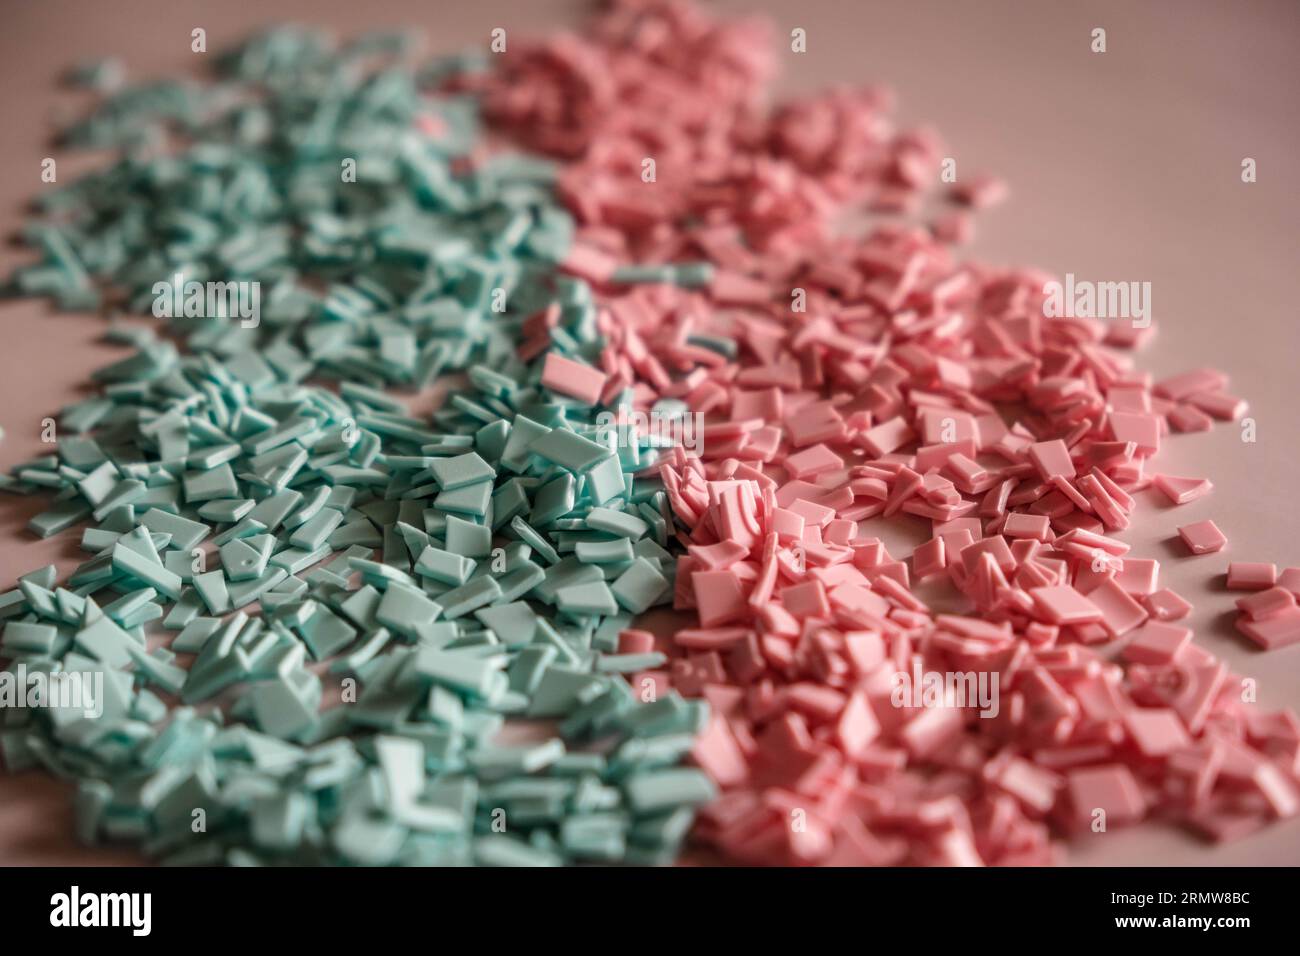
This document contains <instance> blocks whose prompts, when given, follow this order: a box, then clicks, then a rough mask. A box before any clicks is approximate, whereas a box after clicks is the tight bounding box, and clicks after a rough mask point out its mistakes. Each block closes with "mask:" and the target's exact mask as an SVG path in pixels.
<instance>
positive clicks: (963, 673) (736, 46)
mask: <svg viewBox="0 0 1300 956" xmlns="http://www.w3.org/2000/svg"><path fill="white" fill-rule="evenodd" d="M766 36H767V34H766V33H765V27H764V26H763V25H762V24H761V23H759V22H756V21H749V20H745V21H735V22H732V21H723V20H715V19H713V18H711V17H709V16H707V15H705V14H704V13H702V12H700V11H699V10H697V9H695V8H694V7H692V6H689V5H687V4H684V3H681V2H668V0H635V2H633V0H623V2H615V3H613V4H612V5H611V7H610V9H609V11H608V12H607V13H605V14H603V15H602V16H600V17H599V18H598V19H597V20H596V21H595V23H594V24H593V26H592V27H591V28H590V29H588V30H587V31H586V32H585V33H583V34H582V35H580V36H571V37H567V38H565V39H564V40H563V41H551V42H548V43H542V44H536V45H531V46H530V45H528V44H518V45H515V46H512V52H511V53H510V55H509V57H508V58H503V61H504V69H502V70H501V71H491V72H489V73H485V74H483V75H482V76H481V77H479V78H475V79H473V80H470V81H466V83H467V85H469V86H471V87H473V88H474V89H475V90H476V91H477V92H479V93H481V94H482V95H483V97H484V102H485V104H486V109H487V114H488V116H489V117H490V118H491V119H492V121H493V122H494V123H495V124H496V126H497V129H498V131H499V132H501V133H503V134H505V135H507V136H513V137H514V138H515V140H516V141H519V142H522V143H523V144H524V145H527V146H529V147H531V148H533V149H535V150H540V151H542V152H544V153H547V154H550V155H552V156H555V157H558V158H560V159H563V160H565V164H564V165H563V166H562V172H561V176H560V182H559V193H560V195H561V196H562V197H563V199H564V201H565V202H566V203H567V204H568V206H569V207H570V209H571V211H572V213H573V215H574V218H575V220H576V222H577V235H576V237H575V251H574V252H573V253H572V254H571V255H570V256H569V257H568V259H567V260H566V261H565V263H564V264H563V268H564V269H566V270H567V271H569V272H570V273H572V274H574V275H578V276H582V277H584V278H586V279H587V280H588V281H589V282H591V283H592V285H593V288H594V291H595V294H596V298H597V302H596V305H597V315H598V318H597V324H598V326H599V330H600V332H601V334H602V335H603V336H604V338H605V341H606V342H607V343H608V345H607V346H606V348H605V352H604V353H603V354H602V356H601V362H600V368H599V369H597V368H594V367H589V366H584V365H581V364H579V363H575V362H572V361H567V360H562V361H567V364H556V365H555V366H552V365H551V363H550V360H549V359H548V364H547V366H546V368H545V371H544V379H543V380H544V383H545V384H547V385H548V386H550V387H552V388H555V389H557V390H558V391H560V392H561V393H562V394H566V395H570V396H572V397H574V398H577V399H579V400H581V401H594V400H596V399H597V398H599V399H602V400H604V401H606V402H609V401H612V400H613V399H614V398H615V397H617V396H618V395H621V394H624V393H625V390H626V392H627V393H629V394H631V395H632V396H633V397H634V398H633V404H634V408H635V410H637V411H643V412H644V411H648V410H650V409H651V408H653V406H654V405H655V403H656V402H658V401H659V400H660V399H664V398H673V399H677V400H680V401H681V402H684V403H685V404H686V405H687V406H689V407H690V409H691V410H692V411H694V412H699V413H701V414H704V415H705V416H706V429H705V433H704V440H703V442H702V444H701V445H700V446H699V447H697V448H693V449H692V450H691V451H690V452H689V453H688V451H687V450H686V449H685V448H680V447H679V448H675V449H672V450H671V451H670V452H669V453H667V454H666V455H665V456H664V457H663V458H661V459H660V461H659V463H658V466H657V469H656V470H657V473H658V476H659V477H660V478H661V479H662V481H663V487H664V494H663V497H664V499H666V500H665V505H664V508H665V510H664V512H663V513H664V517H665V518H671V519H672V524H671V528H670V532H669V533H670V535H672V536H674V537H675V539H676V545H677V546H678V550H679V551H684V552H685V554H684V556H682V557H679V558H678V565H677V576H676V578H677V585H676V589H675V591H674V604H675V607H676V608H677V609H678V610H679V611H682V612H684V613H688V614H692V615H694V617H696V618H698V626H688V627H686V628H685V629H683V630H679V631H677V632H676V633H675V634H672V635H671V636H669V637H666V638H664V639H661V640H660V641H659V642H657V643H656V644H655V646H656V647H657V648H658V649H660V650H664V651H666V652H667V653H669V655H670V656H671V658H672V662H671V664H670V665H668V666H667V667H666V668H665V669H664V670H662V671H656V672H650V673H648V674H638V675H633V679H634V680H641V679H650V680H653V681H654V683H655V686H656V688H657V689H658V690H659V691H660V692H663V691H665V690H666V689H667V688H668V687H672V688H673V689H675V690H678V691H679V692H681V693H683V694H686V695H688V696H698V697H702V698H704V699H705V700H707V701H708V702H709V703H710V709H711V717H710V719H709V723H708V725H707V727H706V729H705V731H704V733H703V734H702V735H701V736H700V738H699V739H698V740H697V742H696V745H695V749H694V751H693V755H694V759H695V760H696V762H698V763H699V765H700V766H701V767H703V768H704V769H705V770H706V771H707V772H708V773H709V774H710V775H711V776H712V777H713V778H714V780H715V781H716V782H717V784H718V786H719V788H720V789H721V795H720V796H719V798H718V799H717V800H716V801H714V802H713V803H712V804H710V805H708V806H706V807H704V808H703V809H702V811H701V813H700V815H699V818H698V822H697V826H696V830H695V839H696V840H697V841H699V842H702V843H705V844H707V845H709V846H710V847H712V848H713V849H714V850H715V851H717V852H720V853H721V854H722V855H723V856H725V857H726V858H728V859H730V860H734V861H739V862H743V863H760V864H786V865H791V864H798V865H806V864H836V865H897V864H913V865H935V864H937V865H980V864H986V865H1043V864H1047V863H1052V862H1054V861H1056V860H1057V859H1058V858H1059V845H1058V843H1057V839H1058V838H1064V837H1068V836H1069V835H1070V834H1071V833H1072V832H1074V831H1075V830H1077V829H1082V830H1087V829H1088V828H1089V827H1095V826H1096V825H1097V823H1098V821H1099V820H1103V819H1104V822H1105V826H1106V827H1107V829H1108V830H1113V829H1115V828H1117V827H1121V826H1123V825H1126V824H1131V823H1137V822H1139V821H1141V820H1143V819H1146V818H1147V817H1149V816H1153V815H1157V814H1158V815H1159V816H1161V817H1162V818H1164V819H1168V820H1174V821H1179V822H1181V823H1183V824H1184V825H1186V826H1187V827H1188V828H1189V829H1192V830H1194V831H1196V832H1198V833H1204V834H1208V835H1210V836H1211V837H1212V838H1215V839H1224V838H1229V837H1233V836H1237V835H1240V834H1242V833H1246V832H1250V831H1251V830H1253V829H1257V828H1258V827H1260V826H1263V825H1264V824H1266V823H1268V822H1269V821H1271V820H1275V819H1277V818H1279V817H1284V816H1289V815H1292V814H1294V813H1296V812H1297V809H1298V808H1300V801H1298V800H1297V797H1296V788H1297V783H1298V780H1297V761H1296V755H1297V753H1300V732H1298V731H1297V722H1296V719H1295V717H1294V715H1292V714H1291V712H1290V711H1283V712H1268V711H1264V710H1262V709H1261V708H1260V706H1259V705H1256V704H1248V703H1245V702H1243V701H1242V700H1241V699H1240V695H1239V694H1236V693H1233V692H1231V686H1232V681H1233V680H1234V678H1231V677H1230V676H1229V671H1228V668H1227V666H1226V664H1224V663H1223V662H1221V661H1219V660H1218V659H1217V658H1216V657H1215V656H1214V655H1213V654H1212V653H1210V652H1209V651H1208V650H1206V649H1204V648H1203V647H1201V646H1200V645H1198V644H1196V643H1195V642H1194V640H1193V639H1192V634H1191V631H1190V630H1189V629H1187V628H1183V627H1180V626H1177V625H1174V624H1171V623H1170V622H1172V621H1176V620H1180V619H1182V618H1184V617H1186V616H1187V615H1188V613H1189V612H1190V610H1191V608H1190V605H1189V604H1188V603H1187V602H1186V601H1185V600H1183V599H1182V598H1181V597H1179V596H1178V595H1177V594H1175V593H1174V592H1173V591H1171V590H1169V589H1167V588H1165V589H1160V588H1159V585H1158V572H1159V567H1158V564H1157V562H1156V561H1155V560H1154V559H1151V558H1144V557H1142V556H1134V555H1130V554H1129V544H1128V543H1127V542H1126V541H1125V540H1124V537H1125V531H1126V529H1128V528H1129V527H1130V526H1131V525H1132V524H1133V523H1134V522H1135V521H1139V520H1141V514H1140V508H1139V500H1138V498H1139V496H1138V493H1139V492H1140V491H1142V490H1143V489H1145V488H1147V487H1149V486H1152V485H1154V486H1155V488H1156V489H1157V490H1159V491H1160V492H1161V493H1162V494H1163V495H1164V496H1166V497H1167V498H1168V499H1169V500H1170V501H1172V502H1174V503H1175V504H1181V503H1184V502H1186V501H1189V500H1192V499H1193V498H1195V497H1197V496H1199V495H1202V494H1204V493H1205V492H1207V491H1208V490H1209V489H1210V483H1209V481H1208V480H1204V479H1187V478H1179V477H1176V476H1172V475H1166V474H1163V473H1161V472H1159V471H1157V470H1156V468H1155V466H1154V459H1155V458H1156V456H1157V455H1158V453H1159V451H1160V446H1161V442H1162V440H1163V439H1167V438H1168V437H1169V436H1170V435H1172V434H1174V433H1181V432H1195V431H1199V430H1203V429H1205V428H1208V427H1211V425H1212V424H1213V422H1214V421H1215V420H1229V419H1232V418H1236V417H1239V416H1240V415H1242V414H1244V411H1245V407H1246V406H1245V403H1244V402H1243V401H1241V400H1239V399H1237V398H1235V397H1233V396H1232V395H1230V394H1229V393H1228V392H1227V389H1228V387H1229V384H1230V383H1229V380H1228V376H1227V375H1225V374H1223V373H1222V372H1218V371H1215V370H1213V369H1197V370H1194V371H1190V372H1185V373H1182V374H1179V375H1175V376H1172V377H1170V378H1166V379H1162V380H1161V381H1159V382H1157V383H1156V384H1155V385H1154V386H1153V385H1152V384H1151V381H1152V380H1151V376H1150V375H1149V374H1148V373H1146V372H1144V371H1142V370H1140V369H1139V368H1137V367H1136V366H1135V363H1134V361H1133V357H1132V355H1131V350H1132V349H1134V348H1136V347H1138V346H1140V345H1141V344H1143V342H1144V341H1145V340H1146V339H1147V338H1148V337H1149V335H1150V333H1151V331H1152V329H1151V328H1148V329H1145V330H1138V329H1135V328H1133V327H1132V326H1131V324H1129V323H1122V322H1110V323H1105V322H1099V321H1095V320H1089V319H1079V318H1061V317H1050V313H1049V310H1048V309H1047V308H1046V305H1047V293H1046V292H1045V291H1044V285H1045V283H1046V282H1047V280H1049V279H1050V278H1051V277H1050V276H1044V275H1043V274H1041V273H1039V272H1037V271H1034V270H1031V269H995V268H990V267H986V266H983V265H980V264H976V263H970V262H965V261H962V260H960V259H959V258H958V257H957V256H956V255H955V253H954V250H953V248H952V244H953V243H955V242H959V241H962V240H963V239H965V238H968V237H969V228H970V221H969V218H968V213H966V212H962V213H961V215H960V217H957V218H954V212H953V210H952V209H951V208H949V209H947V210H943V211H941V212H940V213H939V214H938V216H937V217H936V219H935V220H934V221H932V222H928V223H927V222H925V221H923V220H921V219H919V218H918V217H917V216H915V215H913V214H915V213H918V212H919V211H920V210H922V209H925V208H928V207H929V206H930V205H931V204H930V203H929V202H928V200H929V199H930V198H931V197H927V196H926V195H925V193H926V191H927V190H928V189H930V188H931V187H932V185H933V184H934V183H937V182H938V181H939V176H938V171H939V167H940V165H941V163H942V160H943V157H944V155H945V151H944V150H945V148H944V147H943V145H942V144H941V143H940V141H939V140H938V139H937V137H936V136H935V135H934V134H933V133H931V132H928V131H926V130H908V129H899V128H898V127H897V126H896V125H895V123H894V121H893V119H892V117H891V115H890V109H891V97H890V95H889V94H888V93H887V92H886V91H884V90H880V89H865V90H843V89H841V90H836V91H834V92H830V93H825V94H818V95H811V96H808V97H805V98H803V99H800V100H798V101H797V102H793V103H788V104H785V105H781V106H778V107H777V108H776V109H774V110H767V109H766V108H765V107H764V106H763V101H764V95H763V94H764V90H765V86H766V84H767V82H768V81H769V79H770V78H771V74H772V72H773V67H774V62H775V61H774V60H773V58H772V57H771V56H770V55H769V54H768V52H766V51H769V50H770V49H771V48H770V46H769V45H768V44H767V42H766V39H765V37H766ZM648 156H649V157H653V158H655V159H656V163H657V170H658V181H656V182H647V181H646V180H644V179H643V178H642V175H641V169H642V167H641V163H642V159H643V158H644V157H648ZM1005 191H1006V189H1005V186H1004V185H1003V184H1002V183H1001V182H1000V181H998V180H995V179H993V178H991V177H977V178H975V179H969V180H966V181H964V182H963V183H961V184H960V185H959V186H958V187H957V188H956V189H955V190H954V195H953V196H952V197H951V198H955V199H956V200H958V201H959V202H962V203H965V204H968V205H969V206H971V207H975V208H979V207H982V206H986V205H988V204H990V203H991V202H994V201H997V200H998V199H1000V198H1001V197H1002V195H1003V194H1004V193H1005ZM922 200H927V201H926V202H922ZM864 207H865V208H867V209H870V210H874V211H877V212H890V213H893V214H897V218H892V219H890V220H889V221H887V222H884V223H878V224H877V225H875V227H874V228H872V229H869V230H868V231H867V232H866V233H865V234H863V235H861V236H859V235H856V234H854V235H852V236H850V235H844V234H840V233H838V232H837V231H836V228H835V223H836V222H837V221H838V220H839V219H840V218H841V217H842V216H843V215H844V214H846V213H849V212H856V211H860V210H861V209H862V208H864ZM647 263H648V264H700V263H703V264H707V265H708V266H709V267H710V269H711V270H712V271H711V278H709V279H708V280H707V281H704V282H698V283H688V284H682V285H678V284H673V283H669V282H662V283H643V284H627V285H625V284H620V283H616V282H615V281H614V277H615V275H616V274H617V273H616V269H617V268H618V267H619V266H622V265H640V264H647ZM530 328H533V326H530ZM551 334H552V326H550V325H547V324H546V322H545V321H543V320H539V321H537V322H536V323H535V337H539V338H540V339H541V340H542V345H545V339H546V338H547V337H549V336H550V335H551ZM700 337H713V338H716V339H719V340H725V341H728V342H730V343H732V344H733V345H734V346H735V348H734V351H733V352H732V353H731V354H733V355H734V358H727V357H725V356H723V355H722V354H721V353H720V352H719V351H717V350H714V349H708V348H701V347H696V346H695V345H694V344H693V341H697V340H699V338H700ZM551 354H552V357H554V353H551ZM575 366H576V367H575ZM553 383H554V384H553ZM1179 440H1182V439H1179ZM885 524H890V525H891V526H895V527H899V528H904V527H905V528H908V529H911V530H912V531H916V530H918V529H919V530H921V531H922V534H921V535H920V536H917V537H915V538H914V539H913V540H914V541H924V543H922V544H919V545H917V546H915V547H914V548H913V549H912V550H911V553H910V556H909V557H908V558H900V557H896V556H894V555H892V554H891V553H890V552H889V550H888V549H887V548H886V546H885V544H884V543H883V542H882V538H883V537H884V534H883V528H884V525H885ZM927 528H928V531H929V537H928V540H927V539H926V538H925V534H924V532H925V529H927ZM1179 534H1180V535H1181V537H1182V538H1183V540H1184V541H1185V542H1186V544H1187V546H1188V548H1189V549H1191V550H1192V551H1193V553H1206V552H1208V551H1215V550H1219V549H1220V548H1222V547H1223V546H1224V544H1225V539H1224V538H1223V535H1222V534H1221V533H1220V532H1219V531H1218V529H1217V528H1215V527H1214V525H1213V523H1212V522H1209V521H1203V522H1198V523H1196V524H1191V525H1188V526H1186V527H1184V528H1181V529H1180V530H1179ZM917 582H919V583H917ZM1298 593H1300V570H1296V569H1289V570H1287V571H1284V572H1283V573H1282V574H1281V575H1280V576H1279V577H1278V579H1277V586H1275V587H1273V588H1272V589H1270V590H1261V591H1256V592H1253V593H1252V594H1251V595H1250V596H1249V597H1245V598H1242V602H1243V603H1241V604H1239V608H1240V610H1241V620H1240V621H1239V625H1238V626H1239V628H1240V629H1241V631H1242V632H1243V634H1245V635H1246V636H1247V637H1248V638H1249V639H1251V640H1253V641H1255V642H1256V643H1258V644H1260V645H1261V646H1264V647H1278V646H1281V645H1283V644H1286V643H1291V642H1295V641H1300V608H1297V606H1296V603H1295V598H1296V596H1297V594H1298ZM1246 602H1249V603H1246ZM932 605H933V606H932ZM642 633H643V632H636V631H624V632H623V636H620V639H619V643H620V649H626V651H627V652H629V653H635V652H641V651H642V650H644V649H645V648H647V647H649V646H651V645H650V643H649V642H648V641H647V640H646V638H645V637H644V636H641V635H642ZM1112 644H1114V645H1115V646H1117V647H1119V648H1120V649H1119V650H1118V652H1115V651H1114V649H1113V648H1112V647H1110V646H1108V645H1112ZM981 678H983V680H984V685H983V686H984V689H985V691H986V693H985V694H984V695H983V696H982V697H981V695H980V694H979V693H978V688H979V686H980V683H979V681H980V679H981ZM994 686H996V692H994V690H993V687H994ZM972 688H974V689H972ZM796 810H798V811H802V813H801V814H799V816H800V819H802V820H804V821H805V823H806V826H803V827H799V828H793V827H791V826H790V820H791V818H792V813H793V811H796Z"/></svg>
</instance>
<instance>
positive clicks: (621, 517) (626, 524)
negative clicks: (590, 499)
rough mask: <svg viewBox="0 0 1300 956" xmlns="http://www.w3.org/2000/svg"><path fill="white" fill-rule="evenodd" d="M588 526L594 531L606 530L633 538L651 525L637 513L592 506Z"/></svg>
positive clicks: (588, 515) (639, 535) (644, 531)
mask: <svg viewBox="0 0 1300 956" xmlns="http://www.w3.org/2000/svg"><path fill="white" fill-rule="evenodd" d="M587 527H588V528H590V529H591V530H593V531H604V532H606V533H607V534H616V535H620V536H622V537H625V538H631V539H633V540H635V539H637V538H640V537H641V536H642V535H644V534H645V533H646V532H647V531H649V530H650V526H649V525H648V524H646V523H645V522H644V521H642V520H641V519H640V518H638V517H637V516H636V515H632V514H627V513H626V512H623V511H613V510H611V509H609V508H592V509H591V511H589V512H588V513H587Z"/></svg>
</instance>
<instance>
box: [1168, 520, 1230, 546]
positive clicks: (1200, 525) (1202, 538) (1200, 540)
mask: <svg viewBox="0 0 1300 956" xmlns="http://www.w3.org/2000/svg"><path fill="white" fill-rule="evenodd" d="M1178 536H1179V537H1180V538H1182V539H1183V544H1185V545H1187V550H1189V551H1191V552H1192V554H1210V553H1212V552H1214V551H1220V550H1222V549H1223V546H1224V545H1226V544H1227V543H1228V539H1227V538H1225V537H1224V536H1223V532H1222V531H1220V530H1219V529H1218V527H1217V526H1216V525H1215V523H1214V522H1213V521H1210V520H1209V519H1206V520H1205V521H1197V522H1196V523H1195V524H1188V525H1183V526H1182V527H1181V528H1179V529H1178Z"/></svg>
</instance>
